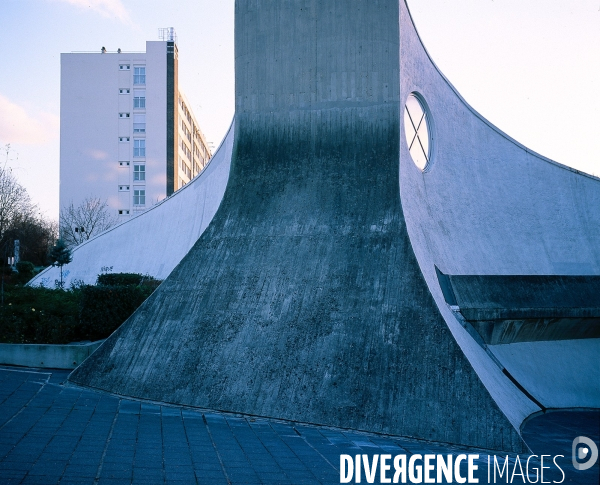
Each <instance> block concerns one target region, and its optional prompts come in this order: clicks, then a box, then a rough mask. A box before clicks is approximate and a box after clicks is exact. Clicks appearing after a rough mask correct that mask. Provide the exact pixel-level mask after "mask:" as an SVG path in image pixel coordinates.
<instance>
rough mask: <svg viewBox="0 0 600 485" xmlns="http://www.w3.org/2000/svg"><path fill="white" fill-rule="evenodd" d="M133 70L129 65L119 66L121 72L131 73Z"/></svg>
mask: <svg viewBox="0 0 600 485" xmlns="http://www.w3.org/2000/svg"><path fill="white" fill-rule="evenodd" d="M130 69H131V67H130V65H129V64H119V71H129V70H130Z"/></svg>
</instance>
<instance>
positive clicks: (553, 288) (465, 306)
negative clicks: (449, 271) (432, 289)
mask: <svg viewBox="0 0 600 485" xmlns="http://www.w3.org/2000/svg"><path fill="white" fill-rule="evenodd" d="M437 273H438V280H439V283H440V287H441V288H442V292H443V294H444V298H445V300H446V303H448V305H451V306H453V307H456V308H457V309H458V310H459V311H460V314H461V315H462V317H463V318H464V319H465V320H466V321H468V322H469V323H470V324H471V325H472V326H473V327H474V328H475V329H476V330H477V332H478V333H479V335H480V336H481V338H482V339H483V340H484V342H485V343H487V344H494V345H495V344H509V343H513V342H533V341H548V340H573V339H589V338H599V337H600V277H598V276H564V275H537V276H531V275H529V276H526V275H518V276H511V275H476V276H467V275H460V276H453V275H444V274H443V273H441V272H440V271H439V270H438V272H437ZM456 308H455V311H456Z"/></svg>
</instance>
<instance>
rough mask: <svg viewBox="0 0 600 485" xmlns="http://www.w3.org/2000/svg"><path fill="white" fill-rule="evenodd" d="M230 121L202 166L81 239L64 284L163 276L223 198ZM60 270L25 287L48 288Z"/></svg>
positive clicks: (44, 274)
mask: <svg viewBox="0 0 600 485" xmlns="http://www.w3.org/2000/svg"><path fill="white" fill-rule="evenodd" d="M233 134H234V132H233V124H232V126H231V127H230V129H229V132H228V133H227V135H226V136H225V139H224V140H223V142H222V143H221V146H220V147H219V148H218V149H217V151H216V152H215V153H214V155H213V157H212V158H211V160H210V162H209V164H208V165H207V167H206V168H205V169H204V170H203V171H202V172H201V173H200V175H198V176H197V177H196V178H195V179H193V180H192V181H191V182H190V183H189V184H187V185H186V186H185V187H183V188H182V189H181V190H179V191H177V192H176V193H175V194H173V195H172V196H171V197H169V198H167V199H165V200H163V201H162V202H160V203H158V204H156V205H155V206H154V207H152V208H151V209H148V210H147V211H146V212H144V213H142V214H140V215H139V216H137V217H134V218H132V219H131V220H129V221H127V222H124V223H122V224H119V225H118V226H116V227H113V228H112V229H109V230H108V231H106V232H104V233H102V234H99V235H98V236H96V237H94V238H92V239H90V240H89V241H86V242H85V243H83V244H81V245H79V246H77V247H76V248H75V249H74V250H73V261H72V262H71V263H69V264H67V265H65V266H64V267H63V276H64V281H65V285H66V287H69V285H70V284H71V283H72V282H76V281H83V282H84V283H87V284H95V283H96V278H97V276H98V275H99V274H100V273H105V272H107V271H109V272H114V273H140V274H149V275H150V276H154V277H155V278H157V279H164V278H166V277H167V276H168V275H169V273H170V272H171V271H173V268H174V267H175V266H177V264H178V263H179V262H180V261H181V259H182V258H183V257H184V256H185V255H186V254H187V252H188V251H189V250H190V248H191V247H192V246H193V245H194V243H195V242H196V241H197V240H198V238H199V237H200V235H201V234H202V232H203V231H204V230H205V229H206V227H207V226H208V224H209V223H210V221H211V220H212V218H213V216H214V215H215V213H216V212H217V209H218V207H219V204H220V203H221V200H222V199H223V194H224V192H225V187H226V185H227V179H228V177H229V168H230V165H231V151H232V148H233ZM59 280H60V270H59V268H57V267H52V266H51V267H49V268H47V269H46V270H44V271H42V272H41V273H40V274H38V275H37V276H36V277H35V278H33V279H32V280H31V281H30V282H29V285H32V286H39V285H42V286H46V287H50V288H53V287H54V284H55V281H59Z"/></svg>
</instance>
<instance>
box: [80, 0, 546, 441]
mask: <svg viewBox="0 0 600 485" xmlns="http://www.w3.org/2000/svg"><path fill="white" fill-rule="evenodd" d="M399 15H400V11H399V4H398V1H397V0H376V1H374V0H352V1H348V0H329V1H327V2H323V1H321V0H295V1H288V2H272V1H269V0H238V1H237V2H236V140H235V146H234V154H233V160H232V168H231V174H230V180H229V182H228V186H227V190H226V193H225V196H224V198H223V202H222V204H221V206H220V207H219V210H218V212H217V214H216V215H215V217H214V219H213V221H212V222H211V224H210V226H209V227H208V228H207V230H206V231H205V232H204V233H203V234H202V236H201V237H200V238H199V240H198V241H197V243H196V244H195V245H194V247H193V248H192V249H191V250H190V252H189V253H188V254H187V256H186V257H185V258H184V259H183V260H182V261H181V263H180V264H179V265H178V266H177V268H175V270H174V271H173V272H172V273H171V275H170V276H169V277H168V278H167V279H166V280H165V282H164V283H163V285H161V287H160V288H159V289H158V290H157V291H156V292H155V293H154V294H153V295H152V296H151V297H150V298H149V299H148V300H147V301H146V302H145V303H144V305H142V307H140V309H139V310H138V311H137V312H136V313H135V314H134V315H133V316H132V317H131V318H130V319H129V320H128V321H127V322H126V323H125V324H124V325H123V326H121V328H120V329H119V330H118V331H117V332H116V333H115V334H114V335H113V336H111V338H110V339H108V340H107V341H106V342H105V343H104V344H103V345H102V346H101V347H100V349H99V350H98V351H97V352H96V353H94V355H93V356H91V358H90V359H88V360H87V361H86V362H85V364H83V365H82V366H80V367H79V368H78V369H76V370H75V371H74V372H73V374H72V375H71V376H70V380H71V381H72V382H75V383H79V384H83V385H87V386H92V387H97V388H101V389H107V390H110V391H112V392H115V393H118V394H125V395H132V396H137V397H142V398H147V399H153V400H159V401H167V402H178V403H185V404H189V405H194V406H200V407H206V408H212V409H221V410H227V411H235V412H243V413H248V414H255V415H263V416H271V417H279V418H286V419H292V420H297V421H304V422H315V423H321V424H328V425H336V426H343V427H350V428H355V429H365V430H371V431H379V432H385V433H393V434H400V435H405V436H414V437H418V438H424V439H430V440H437V441H444V442H453V443H462V444H469V445H476V446H481V447H486V448H496V449H512V450H521V449H522V448H521V440H520V437H519V435H518V434H517V432H516V431H515V429H514V427H513V426H512V425H511V423H510V422H509V421H508V420H507V419H506V417H505V416H504V415H503V414H502V412H501V411H500V409H499V408H498V406H497V405H496V403H495V402H494V400H493V399H492V398H491V397H490V394H489V393H488V391H487V390H486V388H485V387H484V385H483V384H482V381H481V379H480V378H479V376H478V375H477V373H476V372H475V371H474V370H473V367H472V366H471V365H470V364H469V361H468V360H467V359H466V358H465V356H464V355H463V352H462V351H461V348H460V347H459V346H458V345H457V343H456V341H455V339H454V337H453V336H452V333H451V332H450V331H449V329H448V326H447V324H446V322H445V321H444V319H443V318H442V316H441V315H440V312H439V310H438V308H437V305H436V302H435V301H434V299H433V298H432V297H431V295H430V290H429V288H428V286H427V284H426V282H425V280H424V279H423V275H422V272H421V269H420V268H419V264H418V261H417V259H416V258H415V253H414V251H413V247H411V243H410V240H409V236H408V233H407V225H406V222H405V218H404V213H403V207H402V204H401V199H400V191H399V189H398V179H399V177H401V176H402V172H403V171H404V167H399V164H398V155H399V153H403V155H402V156H403V157H404V156H405V155H404V152H400V150H401V146H402V143H403V141H402V140H401V138H400V129H401V126H400V122H401V121H400V120H401V116H400V113H401V105H400V100H401V92H400V88H401V86H402V83H401V77H400V75H399V70H400V64H399V59H400V42H399V40H400V39H402V41H403V42H404V37H401V30H399V27H400V24H399V22H398V19H399V18H400V17H399ZM404 28H405V26H404V24H403V26H402V29H404ZM399 168H400V172H399ZM459 337H460V336H459ZM467 350H469V349H467ZM475 350H477V349H475ZM480 350H481V349H480ZM477 359H480V360H481V363H479V362H477ZM471 360H472V362H474V364H473V366H475V367H476V368H483V369H484V370H486V369H487V367H486V366H488V364H489V363H490V362H491V361H490V358H489V356H488V355H487V354H485V352H483V351H481V352H480V353H479V354H477V355H475V356H474V357H473V356H471ZM496 371H497V369H495V370H494V369H490V370H489V371H488V373H487V374H485V378H486V379H487V382H486V384H487V385H488V387H489V386H497V387H500V388H502V390H503V392H504V393H507V394H508V395H509V398H510V399H513V400H514V401H515V403H514V405H513V407H515V408H518V409H520V410H522V409H523V408H525V407H526V406H527V405H528V403H529V401H528V400H527V399H526V398H523V396H522V393H520V392H519V391H518V390H516V389H513V388H514V386H513V385H512V384H511V383H510V382H509V381H507V379H506V378H504V377H503V376H502V375H501V374H499V372H496ZM488 374H489V376H488ZM488 377H489V378H488ZM537 409H538V408H536V407H535V406H534V405H531V406H530V409H529V412H534V411H535V410H537Z"/></svg>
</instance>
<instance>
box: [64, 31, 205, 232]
mask: <svg viewBox="0 0 600 485" xmlns="http://www.w3.org/2000/svg"><path fill="white" fill-rule="evenodd" d="M162 38H163V40H160V41H148V42H146V51H145V52H121V50H120V49H119V51H117V52H110V53H109V52H107V51H106V50H105V49H104V48H102V50H101V51H99V52H98V53H65V54H61V107H60V210H61V212H62V211H63V209H64V208H65V207H67V206H68V205H69V204H71V203H73V204H74V206H78V205H79V204H80V203H81V202H82V201H83V200H84V199H85V198H86V197H98V198H100V199H101V200H103V201H106V202H107V203H108V206H109V207H110V209H111V211H113V213H114V214H115V215H118V217H119V219H121V220H124V219H127V218H129V217H131V216H132V215H134V214H136V213H139V212H142V211H144V210H146V209H147V208H149V207H151V206H152V205H153V204H155V203H157V202H158V201H160V200H162V199H164V198H165V197H167V196H169V195H171V194H173V192H175V191H176V190H178V189H180V188H181V187H182V186H183V185H185V184H186V183H188V182H189V181H190V180H191V179H192V178H194V177H195V176H196V175H198V173H200V172H201V171H202V170H203V168H204V167H205V165H206V163H207V162H208V160H209V159H210V156H211V153H210V149H209V146H208V143H207V142H206V139H205V138H204V135H203V134H202V132H201V130H200V128H199V126H198V122H197V121H196V118H195V117H194V114H193V113H192V110H191V108H190V104H189V103H188V102H187V99H186V97H185V96H184V94H183V93H182V92H181V91H180V90H179V83H178V52H177V42H176V36H175V32H174V30H173V29H164V30H163V32H162Z"/></svg>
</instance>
